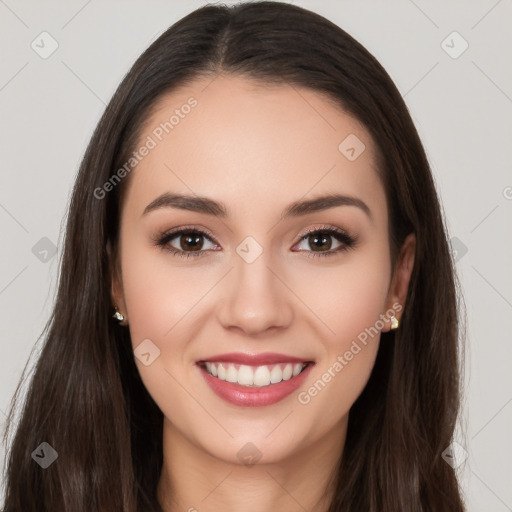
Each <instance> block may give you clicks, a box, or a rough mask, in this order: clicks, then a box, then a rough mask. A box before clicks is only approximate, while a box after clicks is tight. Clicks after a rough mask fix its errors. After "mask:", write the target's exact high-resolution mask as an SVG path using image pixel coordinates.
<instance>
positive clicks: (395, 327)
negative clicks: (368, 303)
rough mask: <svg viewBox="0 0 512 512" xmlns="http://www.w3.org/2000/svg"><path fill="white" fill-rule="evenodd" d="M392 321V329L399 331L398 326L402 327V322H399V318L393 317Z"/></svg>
mask: <svg viewBox="0 0 512 512" xmlns="http://www.w3.org/2000/svg"><path fill="white" fill-rule="evenodd" d="M390 321H391V329H392V330H393V329H398V326H399V325H400V322H399V321H398V318H397V317H396V316H395V315H393V316H392V317H391V318H390Z"/></svg>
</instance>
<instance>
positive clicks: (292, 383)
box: [198, 354, 314, 407]
mask: <svg viewBox="0 0 512 512" xmlns="http://www.w3.org/2000/svg"><path fill="white" fill-rule="evenodd" d="M226 355H228V354H224V355H223V356H222V357H221V358H220V359H219V361H230V362H235V361H231V360H229V359H228V360H226V359H224V357H225V356H226ZM295 359H296V358H295ZM208 361H212V362H215V361H216V360H213V359H208ZM252 361H253V360H252ZM287 361H289V362H303V361H304V360H301V359H298V360H295V361H292V360H291V359H287ZM278 362H283V360H282V359H280V360H279V361H278ZM241 364H248V363H246V362H242V363H241ZM262 364H272V363H258V365H262ZM253 365H254V363H253ZM313 366H314V363H313V364H308V366H307V367H306V368H305V369H304V370H303V371H302V372H301V373H299V375H297V376H296V377H292V378H291V379H289V380H283V381H281V382H279V383H278V384H270V385H269V386H263V387H261V388H249V387H245V386H241V385H240V384H234V383H232V382H227V381H224V380H220V379H218V378H217V377H214V376H213V375H210V374H209V373H208V372H207V371H206V369H205V368H204V367H203V366H202V365H198V368H199V369H200V371H201V374H202V376H203V378H204V379H205V381H206V383H207V384H208V385H209V386H210V388H211V389H212V390H213V391H214V393H215V394H216V395H217V396H219V397H220V398H222V399H223V400H225V401H226V402H229V403H231V404H233V405H237V406H241V407H261V406H264V405H272V404H275V403H277V402H279V401H281V400H283V399H284V398H286V397H287V396H288V395H290V394H291V393H293V392H294V391H295V390H296V389H298V388H299V387H300V386H301V385H302V384H303V383H304V381H305V380H306V378H307V377H308V375H309V372H310V371H311V368H313Z"/></svg>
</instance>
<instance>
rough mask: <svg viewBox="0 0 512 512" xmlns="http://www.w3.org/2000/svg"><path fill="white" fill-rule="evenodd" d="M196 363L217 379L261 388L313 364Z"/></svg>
mask: <svg viewBox="0 0 512 512" xmlns="http://www.w3.org/2000/svg"><path fill="white" fill-rule="evenodd" d="M198 364H199V366H200V367H201V368H203V369H204V370H205V371H206V372H207V373H209V374H210V375H212V376H213V377H216V378H217V379H219V380H222V381H225V382H231V383H234V384H238V385H240V386H244V387H248V388H262V387H266V386H272V385H274V384H279V383H280V382H283V381H287V380H290V379H293V378H294V377H296V376H297V375H299V374H300V373H302V372H303V371H304V370H305V369H306V368H307V367H308V366H309V365H310V364H313V362H312V361H306V362H303V363H279V364H270V365H260V366H249V365H245V364H236V363H231V362H209V361H200V362H199V363H198Z"/></svg>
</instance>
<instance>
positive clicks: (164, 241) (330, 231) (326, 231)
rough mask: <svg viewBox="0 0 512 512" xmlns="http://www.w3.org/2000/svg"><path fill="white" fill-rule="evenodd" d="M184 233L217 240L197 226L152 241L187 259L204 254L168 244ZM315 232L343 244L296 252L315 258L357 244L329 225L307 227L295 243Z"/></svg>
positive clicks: (162, 235)
mask: <svg viewBox="0 0 512 512" xmlns="http://www.w3.org/2000/svg"><path fill="white" fill-rule="evenodd" d="M184 234H199V235H201V236H204V237H205V238H208V239H209V240H210V241H211V242H213V243H215V244H217V242H215V240H214V238H213V236H212V235H211V234H210V233H208V232H207V231H203V230H202V229H198V228H187V227H184V228H179V229H176V230H171V231H167V232H165V233H162V234H161V235H159V236H157V237H156V239H155V240H154V243H155V245H157V246H159V247H161V248H162V249H163V250H166V251H169V252H170V253H172V254H173V255H175V256H178V257H180V258H185V259H188V258H200V257H202V256H205V255H206V251H205V250H199V251H183V250H180V249H176V248H175V247H172V246H170V245H168V244H169V242H170V241H171V240H173V239H174V238H176V237H178V236H179V235H184ZM316 234H318V235H320V234H323V235H327V236H332V237H333V238H335V239H336V240H338V242H341V243H342V244H343V245H341V246H340V247H338V248H337V249H334V250H329V251H320V252H315V251H296V252H307V253H308V255H307V257H308V258H316V257H321V258H324V257H331V256H335V255H336V254H338V253H341V252H345V251H348V250H349V249H353V248H354V247H355V246H356V245H357V237H352V236H350V235H349V234H348V233H346V232H345V231H343V230H342V229H339V228H331V227H320V228H314V229H309V230H308V231H306V233H304V234H303V235H302V236H301V238H300V240H299V242H297V243H300V242H302V241H303V240H304V239H306V238H308V237H309V236H311V235H316ZM217 245H218V244H217Z"/></svg>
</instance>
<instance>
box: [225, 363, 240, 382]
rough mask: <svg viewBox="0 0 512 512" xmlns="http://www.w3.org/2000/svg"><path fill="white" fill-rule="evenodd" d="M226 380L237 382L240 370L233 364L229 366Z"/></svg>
mask: <svg viewBox="0 0 512 512" xmlns="http://www.w3.org/2000/svg"><path fill="white" fill-rule="evenodd" d="M226 380H227V381H228V382H236V381H237V380H238V372H237V371H236V368H235V367H234V366H233V365H229V366H228V371H227V372H226Z"/></svg>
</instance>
